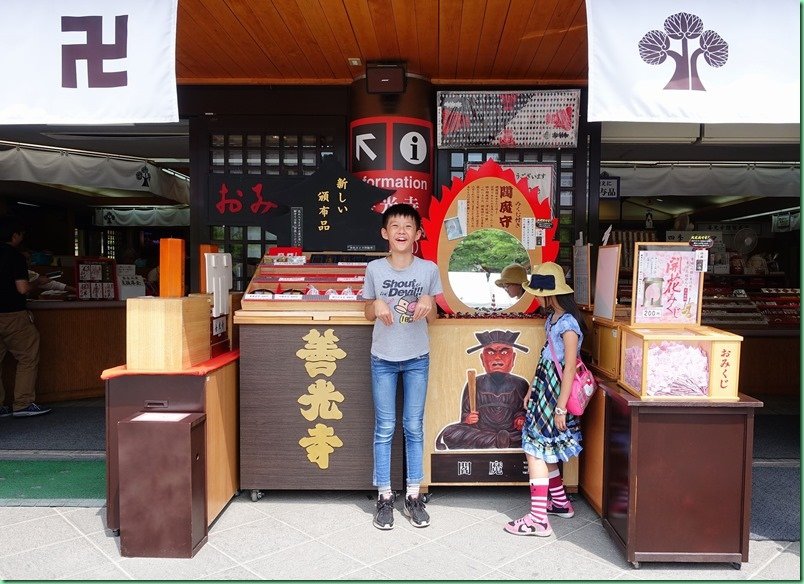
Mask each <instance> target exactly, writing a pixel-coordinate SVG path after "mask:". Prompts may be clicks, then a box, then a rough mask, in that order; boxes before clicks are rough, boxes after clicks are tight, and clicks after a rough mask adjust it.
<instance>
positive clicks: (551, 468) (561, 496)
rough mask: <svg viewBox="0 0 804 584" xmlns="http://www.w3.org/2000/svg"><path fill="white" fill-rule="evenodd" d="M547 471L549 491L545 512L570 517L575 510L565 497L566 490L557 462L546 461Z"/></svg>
mask: <svg viewBox="0 0 804 584" xmlns="http://www.w3.org/2000/svg"><path fill="white" fill-rule="evenodd" d="M547 471H548V479H549V482H548V485H547V486H548V489H549V492H550V501H548V505H547V513H549V514H550V515H560V516H561V517H572V516H573V515H575V511H574V510H573V508H572V503H570V502H569V500H568V499H567V493H566V491H564V482H563V481H562V480H561V473H560V472H559V470H558V464H555V463H548V464H547Z"/></svg>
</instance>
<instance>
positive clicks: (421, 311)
mask: <svg viewBox="0 0 804 584" xmlns="http://www.w3.org/2000/svg"><path fill="white" fill-rule="evenodd" d="M431 310H433V297H432V296H428V295H426V294H425V295H424V296H419V300H418V301H417V302H416V308H415V309H414V311H413V320H414V321H416V320H421V319H423V318H427V315H428V314H429V313H430V311H431Z"/></svg>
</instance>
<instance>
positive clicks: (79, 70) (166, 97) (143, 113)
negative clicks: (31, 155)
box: [0, 0, 179, 125]
mask: <svg viewBox="0 0 804 584" xmlns="http://www.w3.org/2000/svg"><path fill="white" fill-rule="evenodd" d="M177 3H178V0H2V2H0V46H2V47H3V57H2V59H0V83H2V91H0V124H82V125H84V124H124V123H138V122H140V123H144V122H154V123H162V122H176V121H178V119H179V118H178V103H177V99H176V11H177Z"/></svg>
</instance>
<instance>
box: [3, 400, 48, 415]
mask: <svg viewBox="0 0 804 584" xmlns="http://www.w3.org/2000/svg"><path fill="white" fill-rule="evenodd" d="M49 411H50V408H41V407H39V406H38V405H36V404H34V403H31V404H29V405H28V407H27V408H23V409H21V410H16V411H15V412H14V414H12V415H13V416H14V417H15V418H27V417H30V416H41V415H42V414H46V413H48V412H49Z"/></svg>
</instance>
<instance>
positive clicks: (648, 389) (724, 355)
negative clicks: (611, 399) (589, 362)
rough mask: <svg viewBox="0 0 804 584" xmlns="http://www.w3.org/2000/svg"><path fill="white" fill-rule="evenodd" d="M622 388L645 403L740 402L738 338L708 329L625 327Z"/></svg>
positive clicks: (623, 329)
mask: <svg viewBox="0 0 804 584" xmlns="http://www.w3.org/2000/svg"><path fill="white" fill-rule="evenodd" d="M620 335H621V337H622V348H621V351H620V375H619V381H618V382H619V384H620V385H621V386H622V387H624V388H625V389H627V390H628V391H630V392H631V393H633V394H634V395H636V396H637V397H640V398H643V399H664V398H682V399H728V400H736V399H738V396H737V386H738V382H739V374H740V343H741V342H742V340H743V338H742V337H741V336H739V335H735V334H733V333H729V332H726V331H722V330H719V329H716V328H712V327H707V326H691V327H687V328H677V329H667V328H657V329H652V328H648V327H635V326H627V325H623V326H622V327H620Z"/></svg>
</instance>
